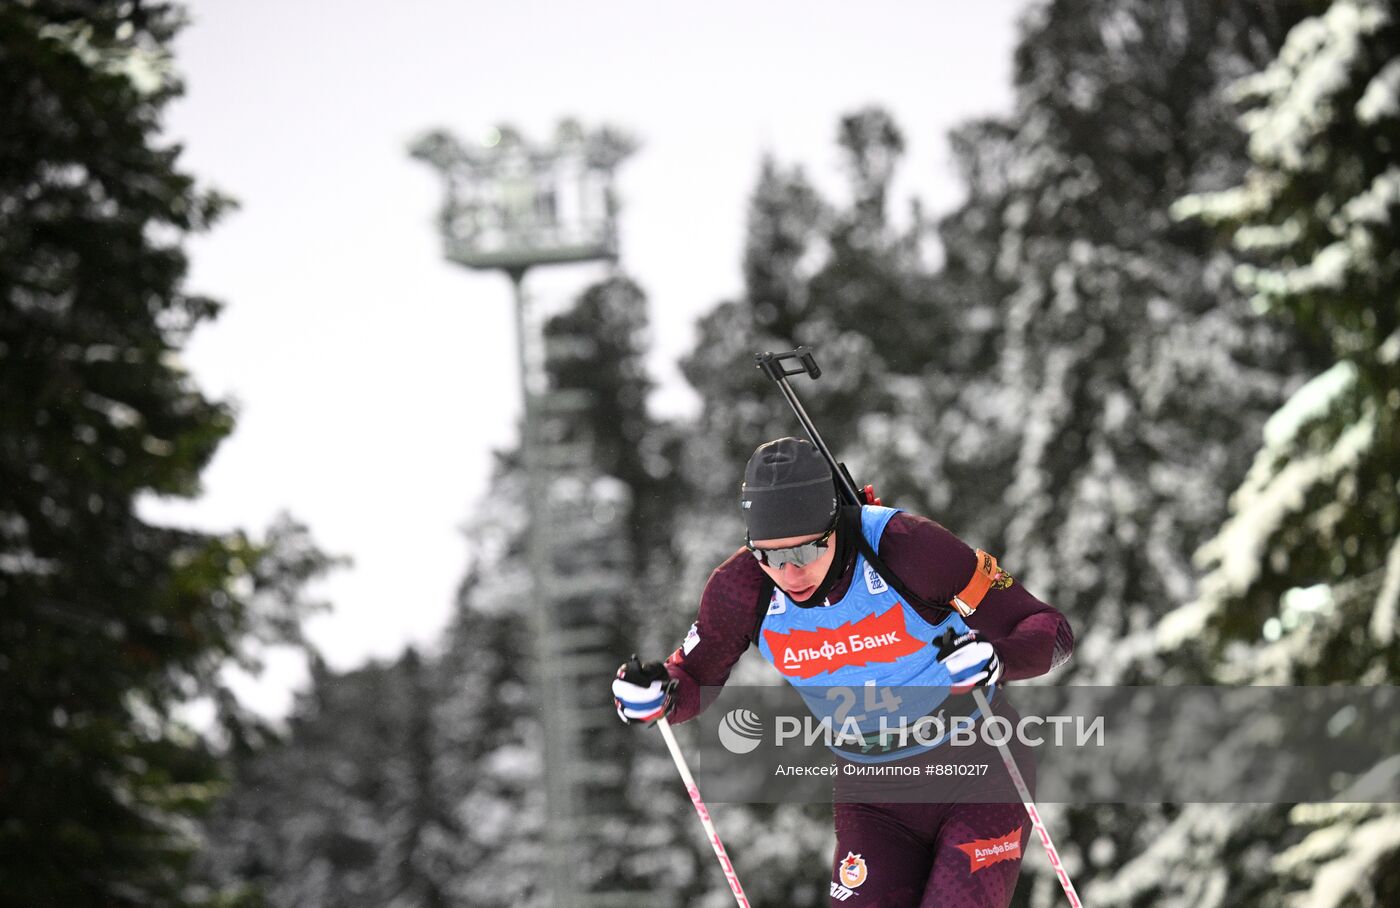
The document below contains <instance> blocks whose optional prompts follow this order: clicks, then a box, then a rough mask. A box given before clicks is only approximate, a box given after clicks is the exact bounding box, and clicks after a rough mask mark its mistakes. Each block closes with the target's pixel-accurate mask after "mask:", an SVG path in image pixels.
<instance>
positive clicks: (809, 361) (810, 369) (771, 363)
mask: <svg viewBox="0 0 1400 908" xmlns="http://www.w3.org/2000/svg"><path fill="white" fill-rule="evenodd" d="M754 359H755V360H757V361H758V367H759V368H760V369H762V370H763V372H764V374H765V375H767V376H768V377H769V378H771V379H772V380H773V381H775V382H776V381H779V380H780V379H784V378H787V377H788V376H789V375H800V374H801V373H803V372H805V373H807V374H808V375H810V376H812V378H813V379H818V378H821V377H822V369H821V366H818V365H817V357H816V354H815V353H813V351H812V348H811V347H806V346H803V347H798V348H797V349H796V350H789V351H788V352H787V353H759V354H757V355H755V356H754ZM790 359H795V360H797V363H798V364H797V366H796V367H795V368H792V369H789V368H788V367H787V366H785V365H784V364H783V362H784V360H790Z"/></svg>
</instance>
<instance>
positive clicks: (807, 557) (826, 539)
mask: <svg viewBox="0 0 1400 908" xmlns="http://www.w3.org/2000/svg"><path fill="white" fill-rule="evenodd" d="M834 532H836V524H835V523H833V524H832V525H831V528H830V529H828V530H827V531H826V532H825V533H823V534H822V536H821V538H820V539H813V540H812V541H811V542H804V543H802V544H801V545H790V546H785V547H783V548H778V549H760V548H758V547H757V546H755V545H754V544H753V540H752V539H746V540H745V541H744V545H745V546H746V547H747V548H748V550H749V551H750V552H751V553H752V554H753V557H755V558H757V559H758V563H759V564H764V565H767V566H768V567H771V568H772V569H773V570H775V571H778V570H782V567H783V565H785V564H793V565H796V566H797V567H806V566H807V565H809V564H811V563H812V562H814V561H816V560H817V559H818V558H820V557H821V556H822V553H823V552H825V551H826V547H827V546H828V545H830V544H831V543H830V540H831V534H832V533H834Z"/></svg>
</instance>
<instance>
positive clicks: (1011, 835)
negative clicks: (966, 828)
mask: <svg viewBox="0 0 1400 908" xmlns="http://www.w3.org/2000/svg"><path fill="white" fill-rule="evenodd" d="M957 847H958V849H959V850H960V851H962V852H963V853H964V854H966V855H967V856H968V858H969V859H970V860H971V861H972V868H971V870H969V871H968V872H969V873H976V872H977V871H979V870H985V869H986V868H988V867H990V866H992V865H993V864H999V863H1001V862H1002V861H1019V860H1020V859H1021V830H1019V829H1013V830H1012V831H1011V832H1008V833H1007V834H1006V835H1004V836H1002V837H1001V838H999V839H973V840H972V841H971V842H968V843H967V844H965V845H959V846H957Z"/></svg>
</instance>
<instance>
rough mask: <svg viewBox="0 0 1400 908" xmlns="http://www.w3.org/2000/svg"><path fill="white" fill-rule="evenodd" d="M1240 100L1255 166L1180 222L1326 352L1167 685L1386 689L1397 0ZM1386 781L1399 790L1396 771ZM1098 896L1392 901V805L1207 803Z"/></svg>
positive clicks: (1392, 492)
mask: <svg viewBox="0 0 1400 908" xmlns="http://www.w3.org/2000/svg"><path fill="white" fill-rule="evenodd" d="M1236 91H1237V94H1238V96H1239V98H1240V99H1241V100H1242V101H1244V102H1245V103H1246V104H1247V105H1248V107H1249V110H1248V113H1247V114H1246V115H1245V117H1244V120H1243V122H1244V125H1245V128H1246V129H1247V131H1248V133H1249V139H1250V141H1249V159H1250V165H1251V166H1250V169H1249V171H1248V173H1247V174H1246V175H1245V177H1244V179H1243V180H1242V181H1241V184H1240V185H1239V186H1238V187H1236V188H1234V189H1231V190H1229V191H1225V192H1219V193H1211V194H1204V195H1199V196H1195V197H1191V198H1188V199H1185V200H1183V201H1182V202H1181V203H1180V205H1179V207H1178V209H1177V211H1178V214H1180V215H1182V216H1186V217H1190V216H1200V217H1201V218H1203V219H1205V220H1207V221H1209V222H1213V223H1215V224H1218V225H1221V226H1222V227H1223V228H1224V229H1225V230H1226V231H1227V233H1228V234H1229V235H1230V236H1231V237H1232V238H1233V244H1234V249H1235V252H1236V254H1237V255H1238V256H1239V258H1240V260H1241V265H1240V267H1239V268H1238V269H1237V271H1236V277H1237V280H1238V281H1239V283H1240V285H1241V287H1242V288H1243V289H1244V290H1245V291H1246V292H1247V293H1249V294H1250V295H1251V296H1252V299H1253V301H1254V303H1255V305H1256V306H1257V307H1258V308H1259V309H1260V310H1262V311H1265V312H1267V313H1269V314H1271V315H1272V316H1273V317H1276V318H1278V319H1279V320H1281V321H1284V322H1287V323H1289V324H1291V325H1293V326H1296V328H1297V329H1298V330H1300V331H1302V332H1304V333H1305V334H1306V335H1307V336H1308V337H1309V338H1310V339H1311V340H1312V341H1313V343H1315V344H1316V345H1318V347H1319V348H1321V349H1322V350H1324V351H1326V353H1327V354H1328V359H1329V363H1330V364H1329V365H1328V366H1327V367H1326V368H1325V369H1323V370H1321V371H1320V374H1318V375H1317V376H1316V377H1315V378H1313V379H1312V380H1311V381H1310V382H1308V383H1307V384H1306V385H1304V386H1303V387H1302V388H1300V389H1299V390H1298V391H1297V392H1296V393H1295V394H1294V395H1293V396H1292V397H1291V398H1290V399H1289V400H1288V402H1287V403H1286V404H1285V405H1284V406H1283V407H1282V408H1280V409H1279V410H1278V412H1277V413H1276V414H1274V416H1273V417H1272V418H1271V419H1270V420H1269V422H1268V424H1267V425H1266V427H1265V433H1264V445H1263V447H1262V449H1261V450H1259V452H1258V453H1257V455H1256V457H1255V460H1254V464H1253V466H1252V467H1251V468H1250V471H1249V474H1248V476H1247V478H1246V479H1245V481H1244V483H1243V484H1242V485H1241V487H1240V488H1239V490H1238V491H1237V492H1236V493H1235V495H1234V497H1233V499H1232V502H1231V512H1232V513H1231V515H1230V518H1229V519H1228V521H1226V522H1225V524H1224V526H1223V527H1222V529H1221V530H1220V532H1219V533H1218V534H1217V535H1216V536H1215V537H1214V538H1213V539H1212V540H1210V542H1209V543H1208V544H1206V545H1205V546H1203V547H1202V548H1201V551H1200V558H1201V561H1202V563H1203V566H1204V567H1206V568H1207V570H1208V572H1207V574H1206V576H1205V577H1204V579H1203V580H1202V582H1201V586H1200V596H1199V598H1198V599H1197V600H1196V601H1195V602H1193V603H1192V604H1190V605H1189V606H1186V607H1184V608H1182V609H1180V610H1178V611H1177V612H1175V613H1173V614H1171V615H1169V616H1167V618H1166V619H1164V620H1163V621H1162V623H1161V625H1160V628H1159V633H1158V645H1159V646H1160V647H1161V649H1162V650H1163V652H1164V653H1171V654H1174V655H1175V656H1176V658H1175V659H1174V662H1175V666H1174V670H1173V674H1172V677H1173V678H1174V679H1176V680H1184V681H1196V682H1201V681H1206V682H1225V683H1232V684H1238V683H1255V684H1336V683H1352V684H1367V685H1369V684H1393V683H1394V682H1395V679H1396V675H1397V672H1400V658H1397V656H1400V650H1398V649H1397V642H1396V634H1395V622H1396V612H1397V605H1398V604H1400V488H1397V485H1396V483H1397V479H1400V469H1398V468H1397V465H1400V432H1398V430H1397V426H1400V420H1397V416H1400V328H1398V327H1397V326H1398V325H1400V165H1397V163H1396V162H1397V160H1400V21H1397V18H1396V14H1395V9H1394V7H1393V5H1392V4H1389V3H1383V2H1369V0H1339V2H1335V3H1332V4H1331V5H1330V6H1329V7H1328V8H1327V10H1326V11H1325V12H1323V13H1321V14H1320V15H1318V16H1315V17H1313V18H1309V19H1307V20H1305V21H1303V22H1302V23H1300V24H1299V25H1297V26H1296V27H1295V28H1294V29H1293V30H1292V31H1291V32H1290V34H1289V35H1288V40H1287V42H1286V44H1285V45H1284V47H1283V49H1282V51H1281V53H1280V54H1279V57H1278V59H1277V60H1276V61H1275V62H1274V63H1273V64H1272V65H1271V66H1270V67H1269V68H1268V69H1266V70H1264V71H1263V72H1262V73H1260V74H1258V75H1256V76H1253V77H1250V78H1248V79H1245V80H1243V81H1242V82H1240V83H1239V85H1238V88H1237V89H1236ZM1373 772H1374V773H1378V774H1380V775H1381V776H1383V777H1385V778H1389V779H1391V780H1392V784H1393V778H1394V774H1395V772H1396V769H1395V768H1394V767H1393V766H1387V765H1385V764H1382V765H1381V766H1378V767H1377V768H1376V769H1375V770H1374V771H1373ZM1352 799H1353V796H1349V795H1348V794H1347V793H1342V794H1341V795H1339V797H1338V799H1337V800H1338V801H1348V800H1352ZM1354 799H1355V800H1364V797H1362V796H1361V795H1360V793H1359V792H1357V793H1355V795H1354ZM1226 856H1231V857H1230V858H1227V857H1226ZM1188 881H1194V883H1191V882H1188ZM1207 883H1208V884H1207ZM1203 884H1206V885H1203ZM1192 885H1194V886H1196V887H1198V888H1196V889H1195V891H1190V889H1189V887H1190V886H1192ZM1087 895H1088V897H1089V898H1090V899H1095V898H1099V899H1103V900H1106V901H1108V902H1112V903H1116V904H1167V903H1172V904H1188V903H1189V904H1193V905H1231V906H1234V905H1296V906H1309V908H1320V906H1332V905H1354V906H1363V905H1365V906H1369V905H1389V904H1395V903H1396V901H1397V899H1400V811H1397V810H1396V809H1395V808H1394V807H1393V806H1371V805H1366V804H1364V803H1361V804H1340V803H1339V804H1326V805H1308V804H1305V805H1297V806H1295V807H1292V808H1288V807H1286V806H1285V807H1270V808H1259V807H1252V806H1251V807H1246V806H1237V807H1220V806H1207V805H1198V806H1196V807H1193V808H1191V809H1189V810H1188V811H1186V812H1185V813H1183V814H1182V816H1180V817H1178V818H1177V820H1176V822H1175V823H1174V824H1172V826H1171V827H1170V828H1169V829H1167V830H1165V831H1164V833H1163V834H1162V835H1161V836H1160V837H1159V839H1158V844H1156V845H1154V846H1153V847H1152V848H1150V849H1149V850H1147V851H1146V852H1144V853H1143V854H1142V855H1141V856H1140V857H1139V858H1138V859H1137V860H1136V861H1135V862H1134V863H1133V864H1132V865H1130V866H1128V867H1125V868H1124V870H1123V871H1122V872H1121V873H1120V874H1119V875H1118V877H1117V878H1116V879H1114V880H1112V881H1109V882H1107V883H1106V884H1105V885H1104V886H1103V887H1102V888H1099V889H1092V890H1090V891H1089V893H1087Z"/></svg>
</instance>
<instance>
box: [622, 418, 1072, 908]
mask: <svg viewBox="0 0 1400 908" xmlns="http://www.w3.org/2000/svg"><path fill="white" fill-rule="evenodd" d="M740 506H741V509H742V513H743V516H744V522H745V524H746V527H747V530H748V539H747V542H746V544H745V546H744V547H743V548H741V549H739V550H738V551H737V552H735V553H734V554H733V555H732V556H730V557H729V558H728V559H727V560H726V561H725V562H724V563H723V564H721V565H720V566H719V567H718V568H716V569H715V570H714V572H713V573H712V574H711V575H710V579H709V581H708V583H707V584H706V585H705V590H704V592H703V594H702V595H701V598H700V612H699V616H698V618H697V620H696V621H695V623H694V625H692V627H691V628H690V632H689V633H688V634H687V635H686V638H685V641H684V643H683V644H682V645H681V646H680V648H678V649H677V650H676V651H675V652H674V653H672V654H671V656H670V657H669V658H668V659H666V660H665V662H664V663H663V662H649V663H641V662H639V661H637V660H635V659H634V660H633V661H631V662H629V663H628V664H626V665H624V666H622V667H621V668H620V669H618V672H617V676H616V678H615V679H614V680H613V685H612V687H613V697H614V702H615V704H616V706H617V711H618V715H619V716H620V717H621V718H622V720H623V721H624V722H629V723H643V724H647V723H651V722H654V721H655V720H656V719H658V718H660V717H661V716H667V717H668V721H670V722H672V723H678V722H685V721H687V720H689V719H692V718H694V717H695V716H696V715H698V714H699V713H700V712H701V710H702V709H703V708H704V706H706V705H708V701H709V700H711V699H713V697H711V696H706V697H705V701H706V702H702V697H701V692H702V688H718V687H720V686H722V685H723V684H724V683H725V681H726V680H727V679H728V677H729V672H730V670H731V669H732V668H733V666H734V664H735V663H736V662H737V661H738V660H739V657H740V656H742V655H743V653H744V651H745V650H746V649H747V648H748V647H749V646H757V647H758V648H759V651H760V652H761V653H762V654H763V656H764V657H765V658H766V659H768V661H769V662H771V663H772V664H773V665H774V667H775V668H776V669H777V670H778V671H779V672H780V673H781V674H783V676H784V677H785V678H786V679H787V680H788V681H789V683H791V684H793V685H795V686H798V687H799V688H801V687H803V686H821V687H828V688H829V687H838V686H840V687H852V688H855V689H857V690H859V689H861V688H862V687H864V686H865V685H867V684H872V683H873V684H875V685H880V686H882V687H884V686H888V687H890V688H892V689H896V690H897V689H900V688H919V689H928V688H939V687H941V688H946V689H951V690H953V691H955V692H962V691H965V690H968V689H970V688H972V687H982V688H984V689H985V691H986V693H987V694H988V695H989V696H992V695H994V694H995V691H996V688H997V686H998V685H999V683H1001V682H1003V681H1014V680H1020V679H1023V678H1033V677H1035V676H1037V675H1042V674H1044V673H1046V672H1048V671H1050V670H1051V669H1053V668H1055V667H1057V666H1059V665H1061V664H1062V663H1064V662H1065V661H1066V660H1067V659H1068V658H1069V657H1070V653H1071V651H1072V649H1073V646H1074V636H1073V633H1072V631H1071V629H1070V626H1069V622H1068V621H1066V620H1065V618H1064V616H1063V615H1061V614H1060V613H1059V612H1058V611H1056V610H1055V609H1054V608H1052V607H1050V606H1049V605H1047V604H1045V603H1044V602H1041V601H1040V600H1039V599H1037V598H1036V597H1035V596H1033V595H1031V594H1030V593H1029V592H1028V591H1027V590H1026V589H1025V587H1024V586H1023V585H1021V584H1020V583H1017V582H1016V581H1015V580H1014V579H1013V578H1012V577H1011V575H1010V574H1008V573H1006V572H1005V571H1003V570H1002V569H1001V568H1000V567H998V565H997V564H996V560H995V559H994V558H992V557H991V556H989V555H987V554H986V553H984V552H979V551H974V550H973V549H972V548H970V547H969V546H968V545H966V544H965V543H963V542H962V541H961V540H959V539H958V538H957V537H956V536H954V535H953V534H952V533H950V532H949V531H948V530H946V529H944V528H943V527H942V526H940V525H939V524H937V523H935V522H934V521H931V520H928V519H926V518H924V517H918V516H915V515H913V514H908V513H905V512H902V511H898V510H895V509H891V508H884V507H878V506H864V507H854V506H848V507H840V506H839V499H838V497H837V489H836V485H835V481H834V477H833V476H832V472H831V469H830V467H829V466H828V465H827V462H826V460H825V459H824V458H823V457H822V455H821V454H820V453H819V452H818V451H817V450H816V449H815V448H814V447H813V446H812V445H811V444H810V443H809V442H807V441H805V440H801V439H797V438H780V439H777V440H776V441H771V442H768V443H766V444H764V445H761V446H760V447H759V448H758V449H757V450H756V451H755V452H754V455H753V457H752V458H750V460H749V462H748V465H747V467H746V468H745V471H744V482H743V486H742V489H741V496H740ZM863 629H871V630H879V631H880V633H878V634H871V635H866V636H864V637H862V639H863V640H866V641H869V642H871V643H873V645H874V647H875V648H874V649H872V647H871V646H862V648H861V651H860V652H858V653H853V654H850V655H849V656H847V654H845V653H844V652H843V651H841V649H842V648H836V649H837V651H836V652H833V651H832V650H833V648H832V647H825V648H823V650H822V651H821V652H817V651H815V649H814V648H813V647H810V646H808V647H796V648H795V647H791V646H785V645H784V643H785V641H788V640H790V639H801V640H804V641H812V640H817V639H823V637H822V635H823V634H824V633H825V635H826V637H825V639H832V640H836V639H844V638H843V637H842V635H848V634H849V632H851V631H855V632H856V633H860V632H861V631H862V630H863ZM798 632H801V633H800V634H798ZM794 635H797V636H794ZM814 635H815V636H814ZM880 649H887V651H886V652H880V651H879V650H880ZM813 660H820V661H817V662H814V661H813ZM806 663H812V664H806ZM896 756H897V755H896ZM993 759H995V757H993ZM1022 771H1023V772H1024V773H1026V774H1027V775H1028V777H1031V778H1033V776H1032V775H1031V773H1030V772H1029V771H1028V768H1027V767H1024V766H1023V767H1022ZM836 800H837V802H836V804H835V825H836V852H835V856H834V861H833V868H832V877H831V889H830V892H831V904H832V905H838V904H840V905H847V906H850V905H861V906H867V908H874V906H880V908H903V906H911V908H912V906H921V908H931V906H935V905H938V906H948V905H965V906H979V908H980V906H989V908H990V906H1006V905H1008V904H1009V903H1010V901H1011V896H1012V893H1013V891H1014V890H1015V888H1016V880H1017V877H1018V876H1019V874H1020V866H1021V865H1020V857H1021V851H1022V848H1023V846H1024V845H1025V844H1026V841H1027V839H1026V836H1027V835H1028V833H1029V831H1030V828H1031V827H1030V822H1029V820H1028V818H1027V815H1026V812H1025V810H1024V808H1023V807H1022V805H1021V803H1020V802H1019V800H1018V799H1016V798H1015V797H1012V798H1009V799H1003V801H1004V802H1003V803H986V802H985V801H979V802H976V803H964V802H962V801H961V800H951V799H950V800H947V801H944V802H941V803H867V802H865V801H863V800H862V799H860V798H856V799H855V800H853V801H847V800H843V799H842V798H841V797H840V792H839V791H838V797H837V799H836Z"/></svg>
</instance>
